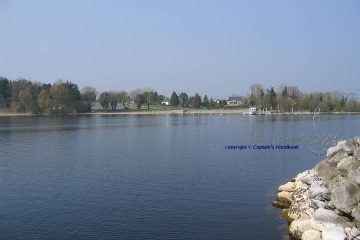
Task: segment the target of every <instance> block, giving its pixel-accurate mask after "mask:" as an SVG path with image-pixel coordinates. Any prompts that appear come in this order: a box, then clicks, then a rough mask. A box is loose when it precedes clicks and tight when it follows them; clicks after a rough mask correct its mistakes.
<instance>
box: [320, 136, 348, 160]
mask: <svg viewBox="0 0 360 240" xmlns="http://www.w3.org/2000/svg"><path fill="white" fill-rule="evenodd" d="M341 150H343V151H350V148H348V147H347V146H346V141H345V140H344V141H340V142H338V143H337V144H336V146H335V147H330V148H329V149H328V150H327V152H326V157H327V158H328V159H329V158H331V157H332V156H333V155H335V153H337V152H339V151H341Z"/></svg>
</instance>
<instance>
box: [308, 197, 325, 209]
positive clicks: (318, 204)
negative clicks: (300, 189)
mask: <svg viewBox="0 0 360 240" xmlns="http://www.w3.org/2000/svg"><path fill="white" fill-rule="evenodd" d="M311 202H312V205H313V206H316V209H318V208H326V207H327V204H326V203H325V202H323V201H321V200H317V199H311Z"/></svg>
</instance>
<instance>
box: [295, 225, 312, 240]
mask: <svg viewBox="0 0 360 240" xmlns="http://www.w3.org/2000/svg"><path fill="white" fill-rule="evenodd" d="M310 229H312V228H311V221H310V220H295V221H293V222H292V223H291V224H290V226H289V233H290V235H291V236H292V237H294V238H295V239H300V238H301V236H302V234H303V233H304V232H305V231H307V230H310Z"/></svg>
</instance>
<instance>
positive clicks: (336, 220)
mask: <svg viewBox="0 0 360 240" xmlns="http://www.w3.org/2000/svg"><path fill="white" fill-rule="evenodd" d="M313 218H314V220H315V221H317V222H321V223H324V224H325V223H331V224H345V223H344V221H343V220H342V219H341V218H340V216H339V215H337V214H336V213H335V212H333V211H331V210H328V209H324V208H319V209H316V210H315V213H314V216H313Z"/></svg>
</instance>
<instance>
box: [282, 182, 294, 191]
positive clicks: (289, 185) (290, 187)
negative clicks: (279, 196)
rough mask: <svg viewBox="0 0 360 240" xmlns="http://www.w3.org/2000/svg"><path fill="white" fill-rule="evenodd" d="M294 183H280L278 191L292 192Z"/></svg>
mask: <svg viewBox="0 0 360 240" xmlns="http://www.w3.org/2000/svg"><path fill="white" fill-rule="evenodd" d="M295 187H296V185H295V183H294V182H288V183H286V184H284V185H281V186H280V187H279V191H280V192H282V191H286V192H294V191H295Z"/></svg>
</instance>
